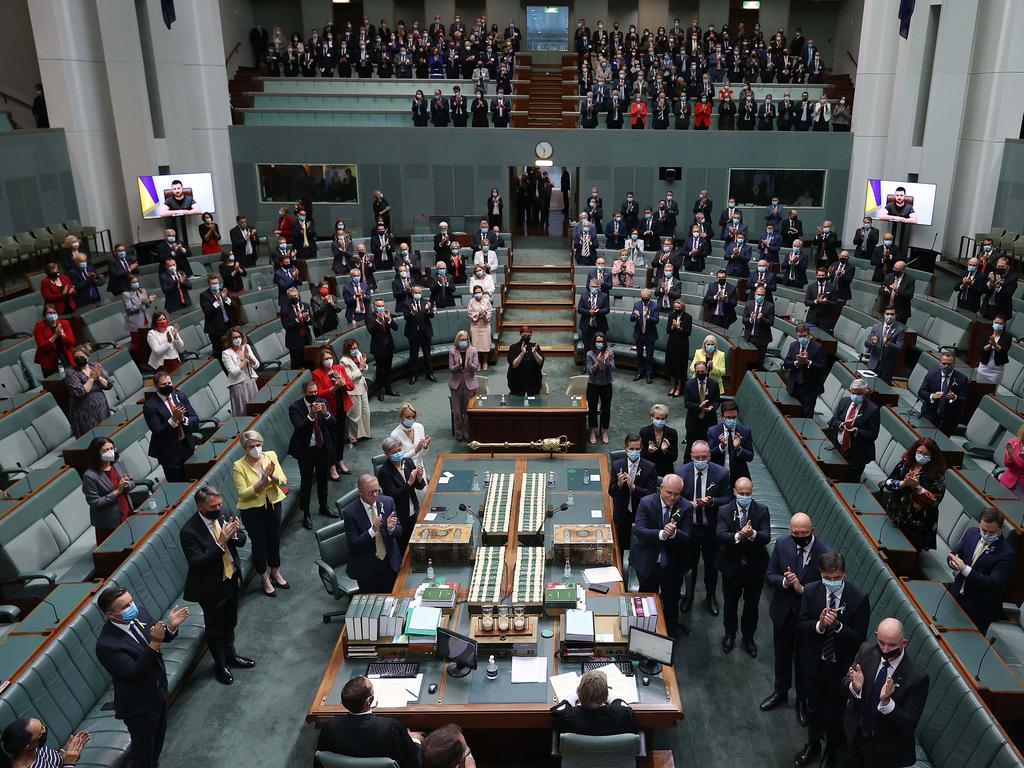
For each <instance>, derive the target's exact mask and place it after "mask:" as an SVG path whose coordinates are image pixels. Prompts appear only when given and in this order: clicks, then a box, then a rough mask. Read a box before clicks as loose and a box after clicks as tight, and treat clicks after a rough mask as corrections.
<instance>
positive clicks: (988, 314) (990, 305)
mask: <svg viewBox="0 0 1024 768" xmlns="http://www.w3.org/2000/svg"><path fill="white" fill-rule="evenodd" d="M994 274H995V273H994V272H990V275H989V277H990V278H991V277H992V276H993V275H994ZM76 285H77V283H76ZM982 290H983V291H984V294H985V295H984V297H983V299H982V302H981V316H982V317H984V318H985V319H986V320H991V319H992V318H994V317H995V316H996V315H997V314H999V315H1002V316H1003V317H1006V318H1009V317H1010V316H1011V315H1012V314H1013V294H1014V293H1016V291H1017V278H1016V277H1015V276H1014V275H1012V274H1007V275H1005V276H1003V281H1002V282H1001V283H1000V284H998V285H997V284H996V283H995V282H994V281H991V282H990V281H986V282H985V285H984V286H983V288H982ZM81 296H82V289H81V288H79V289H78V297H79V298H78V303H79V304H82V298H81Z"/></svg>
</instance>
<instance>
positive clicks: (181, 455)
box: [142, 371, 199, 483]
mask: <svg viewBox="0 0 1024 768" xmlns="http://www.w3.org/2000/svg"><path fill="white" fill-rule="evenodd" d="M153 383H154V384H155V385H156V394H155V395H151V396H149V397H147V398H146V403H145V405H143V406H142V415H143V416H144V417H145V419H146V426H148V427H149V435H150V437H149V455H150V456H151V457H152V458H154V459H156V460H157V461H158V462H159V463H160V466H161V467H163V470H164V477H165V478H167V482H169V483H182V482H184V481H185V462H186V461H188V459H189V457H191V456H192V454H193V453H195V450H196V439H195V437H194V436H193V435H192V430H193V429H196V428H197V427H198V426H199V415H198V414H197V413H196V411H195V408H193V407H192V403H190V402H189V401H188V395H186V394H185V393H184V392H179V391H177V390H176V389H175V388H174V384H173V383H172V382H171V374H169V373H166V372H165V371H160V372H159V373H157V374H156V376H154V377H153Z"/></svg>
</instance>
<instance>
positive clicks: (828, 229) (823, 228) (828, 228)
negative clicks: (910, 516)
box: [821, 227, 832, 235]
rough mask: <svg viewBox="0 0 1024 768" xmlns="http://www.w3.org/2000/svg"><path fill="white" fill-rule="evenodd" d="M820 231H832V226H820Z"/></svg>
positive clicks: (826, 232)
mask: <svg viewBox="0 0 1024 768" xmlns="http://www.w3.org/2000/svg"><path fill="white" fill-rule="evenodd" d="M821 231H822V232H823V233H825V234H826V235H827V234H828V233H829V232H831V231H832V227H822V228H821Z"/></svg>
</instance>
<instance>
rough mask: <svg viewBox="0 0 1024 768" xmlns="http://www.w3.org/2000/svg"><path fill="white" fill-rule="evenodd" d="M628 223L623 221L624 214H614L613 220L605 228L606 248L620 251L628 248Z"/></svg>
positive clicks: (618, 212)
mask: <svg viewBox="0 0 1024 768" xmlns="http://www.w3.org/2000/svg"><path fill="white" fill-rule="evenodd" d="M627 234H629V233H628V231H627V230H626V223H625V222H624V221H623V220H622V212H621V211H615V212H613V213H612V220H611V221H609V222H608V224H607V226H605V228H604V247H605V248H611V249H613V250H616V251H619V250H622V249H623V248H625V247H626V235H627Z"/></svg>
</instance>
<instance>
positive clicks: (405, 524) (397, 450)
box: [377, 437, 427, 554]
mask: <svg viewBox="0 0 1024 768" xmlns="http://www.w3.org/2000/svg"><path fill="white" fill-rule="evenodd" d="M381 450H382V451H384V456H385V457H386V458H387V461H385V462H384V466H382V467H381V468H380V470H379V471H378V472H377V481H378V482H379V483H380V490H381V493H382V494H383V495H384V496H386V497H390V498H391V499H392V500H393V501H394V503H395V513H396V515H397V516H398V522H399V524H400V525H401V529H402V535H401V536H399V537H398V548H399V549H400V550H401V552H402V554H405V548H406V547H407V546H408V545H409V539H410V537H411V536H412V529H413V527H415V525H416V517H417V515H418V514H419V511H420V501H419V495H418V494H417V493H416V492H417V491H422V490H423V489H424V488H426V486H427V482H426V480H425V479H424V477H423V467H418V466H416V464H415V463H413V460H412V459H409V458H406V456H405V452H404V451H403V450H402V444H401V443H400V442H399V441H398V439H397V438H394V437H385V438H384V442H383V443H381Z"/></svg>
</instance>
